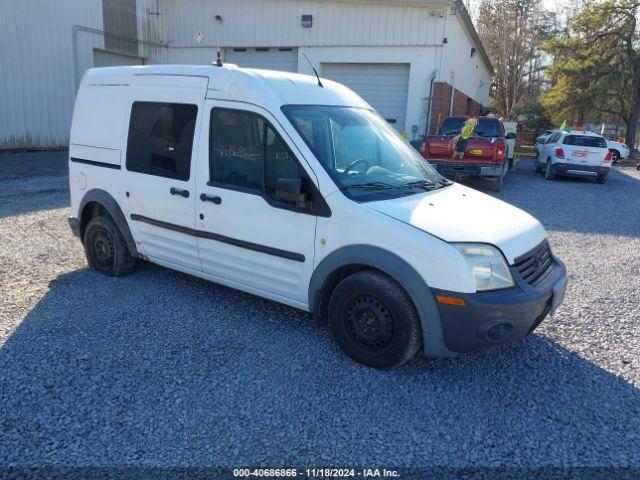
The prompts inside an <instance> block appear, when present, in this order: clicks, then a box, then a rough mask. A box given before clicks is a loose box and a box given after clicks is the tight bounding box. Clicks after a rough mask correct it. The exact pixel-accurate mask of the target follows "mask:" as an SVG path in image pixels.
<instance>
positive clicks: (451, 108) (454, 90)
mask: <svg viewBox="0 0 640 480" xmlns="http://www.w3.org/2000/svg"><path fill="white" fill-rule="evenodd" d="M455 82H456V73H455V72H453V71H452V72H451V98H450V99H449V116H451V115H453V99H454V97H455V95H456V88H455Z"/></svg>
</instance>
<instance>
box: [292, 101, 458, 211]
mask: <svg viewBox="0 0 640 480" xmlns="http://www.w3.org/2000/svg"><path fill="white" fill-rule="evenodd" d="M282 111H283V112H284V113H285V115H286V116H287V118H288V119H289V121H290V122H291V123H292V124H293V126H294V127H295V129H296V130H297V131H298V133H299V134H300V136H301V137H302V138H303V139H304V141H305V142H306V144H307V146H308V147H309V148H310V149H311V150H312V151H313V153H314V155H315V156H316V158H317V159H318V161H319V162H320V163H321V164H322V166H323V167H324V168H325V170H326V171H327V172H328V173H329V175H330V176H331V178H332V179H333V180H334V182H335V183H336V185H337V186H338V187H339V188H340V189H341V190H342V191H343V192H344V193H345V194H346V195H347V196H349V197H351V198H353V199H355V200H358V201H369V200H380V199H381V198H386V197H389V196H404V195H412V194H415V193H421V192H424V190H433V189H436V188H442V187H444V186H447V185H450V184H451V182H449V181H448V180H445V179H444V178H443V177H441V176H440V175H439V174H438V173H436V172H435V170H433V168H431V166H430V165H429V164H428V163H427V161H426V160H425V159H423V158H422V157H421V156H420V154H419V153H418V152H417V151H416V150H415V149H414V148H413V147H412V146H411V145H409V144H408V143H407V141H406V140H405V139H404V138H403V137H402V136H401V135H400V134H399V133H398V132H396V130H395V129H394V128H393V127H391V126H390V125H389V124H388V123H387V122H386V121H385V120H384V119H383V118H382V117H380V115H378V114H377V113H375V112H372V111H370V110H367V109H364V108H352V107H341V106H315V105H312V106H309V105H304V106H302V105H288V106H284V107H282Z"/></svg>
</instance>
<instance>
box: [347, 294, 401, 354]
mask: <svg viewBox="0 0 640 480" xmlns="http://www.w3.org/2000/svg"><path fill="white" fill-rule="evenodd" d="M346 324H347V331H348V332H349V335H350V336H351V338H352V340H353V341H355V342H356V343H357V344H358V345H360V346H362V347H365V348H366V349H368V350H376V351H379V350H383V349H385V348H387V347H388V346H389V345H390V344H391V340H392V339H393V333H394V328H393V318H392V317H391V313H390V312H389V309H388V308H387V307H386V306H385V305H384V304H383V303H382V302H381V301H380V300H378V299H377V298H375V297H372V296H370V295H358V296H357V297H355V298H353V299H352V300H351V301H350V302H349V304H348V306H347V309H346Z"/></svg>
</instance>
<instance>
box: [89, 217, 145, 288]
mask: <svg viewBox="0 0 640 480" xmlns="http://www.w3.org/2000/svg"><path fill="white" fill-rule="evenodd" d="M83 243H84V253H85V255H86V257H87V263H89V267H91V268H93V269H94V270H97V271H99V272H101V273H104V274H105V275H109V276H112V277H119V276H122V275H128V274H129V273H131V272H133V270H134V268H135V266H136V259H135V258H134V257H132V256H131V255H130V254H129V250H128V249H127V243H126V241H125V239H124V237H123V236H122V233H121V232H120V229H119V228H118V227H117V225H116V224H115V222H114V221H113V219H112V218H111V217H109V216H107V215H97V216H95V217H93V218H92V219H91V220H90V221H89V223H88V224H87V228H86V229H85V232H84V241H83Z"/></svg>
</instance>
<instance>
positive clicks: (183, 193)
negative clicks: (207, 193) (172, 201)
mask: <svg viewBox="0 0 640 480" xmlns="http://www.w3.org/2000/svg"><path fill="white" fill-rule="evenodd" d="M169 193H170V194H171V195H180V196H181V197H184V198H189V190H179V189H177V188H176V187H171V188H170V189H169Z"/></svg>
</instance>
